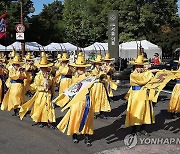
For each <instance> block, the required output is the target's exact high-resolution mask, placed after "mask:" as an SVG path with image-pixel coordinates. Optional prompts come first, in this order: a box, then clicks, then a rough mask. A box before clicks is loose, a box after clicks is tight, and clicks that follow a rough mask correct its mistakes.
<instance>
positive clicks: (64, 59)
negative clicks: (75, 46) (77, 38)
mask: <svg viewBox="0 0 180 154" xmlns="http://www.w3.org/2000/svg"><path fill="white" fill-rule="evenodd" d="M59 60H61V61H68V60H70V58H69V56H68V54H67V53H66V52H64V53H63V54H62V57H61V58H60V59H59Z"/></svg>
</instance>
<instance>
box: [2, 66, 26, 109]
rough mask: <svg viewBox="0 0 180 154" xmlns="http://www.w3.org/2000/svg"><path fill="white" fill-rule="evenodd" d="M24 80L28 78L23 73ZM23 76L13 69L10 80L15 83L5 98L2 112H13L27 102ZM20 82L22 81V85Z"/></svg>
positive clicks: (11, 85)
mask: <svg viewBox="0 0 180 154" xmlns="http://www.w3.org/2000/svg"><path fill="white" fill-rule="evenodd" d="M23 76H24V78H26V73H23ZM21 77H22V74H20V72H19V71H16V70H14V69H11V70H10V72H9V78H10V80H11V81H14V83H11V84H10V87H9V89H8V91H7V93H6V94H5V96H4V99H3V102H2V105H1V110H8V111H11V110H12V109H17V108H20V106H21V105H22V104H23V103H24V102H25V90H24V84H23V79H21ZM19 81H22V82H21V83H20V82H19Z"/></svg>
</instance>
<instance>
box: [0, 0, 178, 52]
mask: <svg viewBox="0 0 180 154" xmlns="http://www.w3.org/2000/svg"><path fill="white" fill-rule="evenodd" d="M31 3H32V2H31V0H23V12H24V19H25V26H26V32H25V37H26V41H36V42H38V43H40V44H42V45H47V44H49V43H51V42H70V43H73V44H75V45H77V46H80V47H85V46H88V45H90V44H92V43H94V42H107V40H108V32H107V31H108V25H107V22H108V13H109V12H112V11H118V12H119V42H120V43H121V42H126V41H132V40H142V39H147V40H149V41H151V42H153V43H155V44H158V45H159V46H161V47H162V49H163V51H165V52H166V54H170V53H171V52H172V50H174V49H175V48H176V47H180V43H179V42H180V41H179V39H178V36H179V31H180V30H179V29H180V18H179V16H178V14H177V12H178V6H177V0H163V1H162V0H78V1H77V0H64V3H63V4H62V3H61V1H59V0H56V1H54V2H53V3H52V4H48V5H44V8H43V10H42V12H41V13H40V14H39V15H35V16H32V17H29V16H28V14H29V11H28V9H29V7H30V5H31ZM6 9H7V10H8V14H9V17H8V21H7V23H8V24H7V32H8V34H7V38H6V41H4V39H2V40H0V41H1V42H0V43H1V44H10V43H12V42H14V41H15V25H16V23H15V22H20V4H19V2H18V1H17V2H11V0H2V1H1V2H0V14H2V13H3V12H4V11H6ZM28 23H29V24H28ZM11 36H12V37H11Z"/></svg>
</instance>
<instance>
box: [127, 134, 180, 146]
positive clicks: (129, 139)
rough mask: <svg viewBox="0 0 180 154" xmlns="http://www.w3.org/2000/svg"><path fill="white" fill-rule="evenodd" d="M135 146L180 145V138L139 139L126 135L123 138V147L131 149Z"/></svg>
mask: <svg viewBox="0 0 180 154" xmlns="http://www.w3.org/2000/svg"><path fill="white" fill-rule="evenodd" d="M137 144H139V145H149V144H163V145H164V144H168V145H170V144H178V145H180V138H173V137H172V138H158V137H155V138H153V137H147V138H141V137H139V138H138V137H137V135H136V134H128V135H126V136H125V138H124V145H125V146H126V147H127V148H129V149H130V148H133V147H135V146H136V145H137Z"/></svg>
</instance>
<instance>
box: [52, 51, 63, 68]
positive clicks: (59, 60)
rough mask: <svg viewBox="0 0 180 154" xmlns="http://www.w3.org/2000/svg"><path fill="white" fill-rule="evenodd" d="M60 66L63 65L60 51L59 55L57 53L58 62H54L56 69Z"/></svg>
mask: <svg viewBox="0 0 180 154" xmlns="http://www.w3.org/2000/svg"><path fill="white" fill-rule="evenodd" d="M60 66H61V54H60V53H58V55H57V61H56V63H55V64H54V68H55V69H59V67H60Z"/></svg>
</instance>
